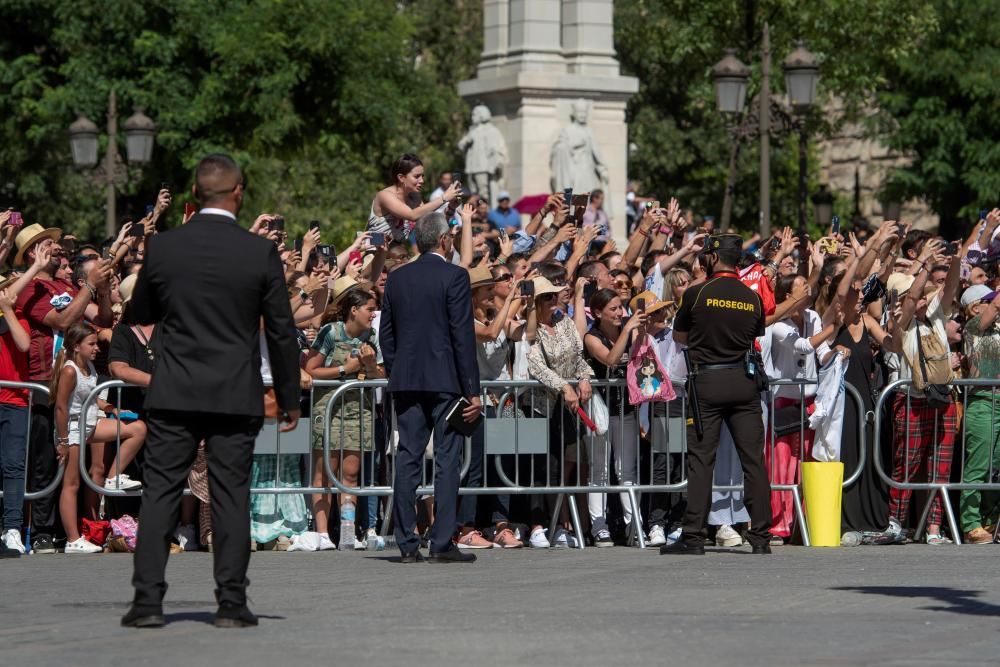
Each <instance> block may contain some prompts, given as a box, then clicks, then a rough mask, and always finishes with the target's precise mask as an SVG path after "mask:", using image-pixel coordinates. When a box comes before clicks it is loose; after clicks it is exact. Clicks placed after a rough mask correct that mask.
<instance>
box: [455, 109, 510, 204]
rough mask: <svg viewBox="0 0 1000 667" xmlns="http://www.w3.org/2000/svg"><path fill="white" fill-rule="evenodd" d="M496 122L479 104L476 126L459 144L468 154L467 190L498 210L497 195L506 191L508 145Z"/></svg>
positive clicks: (474, 121) (474, 117)
mask: <svg viewBox="0 0 1000 667" xmlns="http://www.w3.org/2000/svg"><path fill="white" fill-rule="evenodd" d="M492 119H493V114H491V113H490V110H489V109H488V108H487V107H486V106H485V105H483V104H479V105H476V106H475V107H474V108H473V109H472V127H470V128H469V131H468V132H466V133H465V136H464V137H462V139H461V140H460V141H459V142H458V149H459V150H461V151H465V178H466V181H467V182H466V183H465V185H466V187H468V188H469V190H471V191H472V192H474V193H476V194H478V195H479V196H481V197H483V198H485V199H486V200H487V201H489V203H490V208H496V205H497V194H499V192H500V191H501V190H503V182H502V181H503V175H504V167H506V165H507V144H506V143H505V142H504V140H503V135H501V134H500V130H498V129H497V126H496V125H494V124H493V121H492Z"/></svg>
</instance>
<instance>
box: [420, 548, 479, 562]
mask: <svg viewBox="0 0 1000 667" xmlns="http://www.w3.org/2000/svg"><path fill="white" fill-rule="evenodd" d="M427 562H429V563H475V562H476V554H467V553H465V552H464V551H462V550H461V549H458V548H455V549H448V550H447V551H442V552H441V553H439V554H436V553H433V552H431V555H430V556H429V557H428V558H427Z"/></svg>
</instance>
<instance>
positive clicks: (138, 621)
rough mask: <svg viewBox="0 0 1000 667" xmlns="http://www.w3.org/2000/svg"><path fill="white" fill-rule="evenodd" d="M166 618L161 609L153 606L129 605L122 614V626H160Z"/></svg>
mask: <svg viewBox="0 0 1000 667" xmlns="http://www.w3.org/2000/svg"><path fill="white" fill-rule="evenodd" d="M165 623H166V620H165V619H164V618H163V609H158V608H154V607H136V606H135V605H132V606H131V607H129V610H128V613H127V614H125V615H124V616H122V627H123V628H162V627H163V626H164V624H165Z"/></svg>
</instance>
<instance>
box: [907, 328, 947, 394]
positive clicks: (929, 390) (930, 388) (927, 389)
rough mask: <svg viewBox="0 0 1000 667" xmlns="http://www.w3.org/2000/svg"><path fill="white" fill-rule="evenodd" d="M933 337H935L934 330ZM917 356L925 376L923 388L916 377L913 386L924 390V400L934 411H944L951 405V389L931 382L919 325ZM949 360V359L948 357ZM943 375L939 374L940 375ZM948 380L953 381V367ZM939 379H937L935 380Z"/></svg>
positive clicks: (922, 373)
mask: <svg viewBox="0 0 1000 667" xmlns="http://www.w3.org/2000/svg"><path fill="white" fill-rule="evenodd" d="M931 335H935V334H934V333H933V330H932V332H931ZM917 353H918V354H917V356H918V357H919V358H920V373H921V375H922V376H923V385H924V386H923V387H921V386H920V383H918V382H917V381H916V376H914V381H913V384H914V386H915V387H916V388H917V389H923V392H924V398H926V399H927V405H928V406H930V407H932V408H934V409H944V408H947V407H948V406H949V405H951V387H949V386H948V385H947V384H941V383H934V384H932V383H931V382H930V378H929V374H928V373H927V356H926V355H925V354H924V343H923V336H921V335H920V325H917ZM946 359H947V357H946ZM940 374H941V373H940V372H939V375H940ZM947 375H948V379H949V380H951V367H950V366H949V367H948V371H947ZM935 379H937V378H935Z"/></svg>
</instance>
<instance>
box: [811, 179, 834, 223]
mask: <svg viewBox="0 0 1000 667" xmlns="http://www.w3.org/2000/svg"><path fill="white" fill-rule="evenodd" d="M812 203H813V206H814V207H815V209H816V225H817V226H818V227H819V228H820V231H821V232H825V230H826V229H828V228H829V227H830V221H831V220H833V194H831V193H830V190H829V188H827V186H826V184H825V183H824V184H823V185H820V186H819V191H818V192H816V194H814V195H813V196H812Z"/></svg>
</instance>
